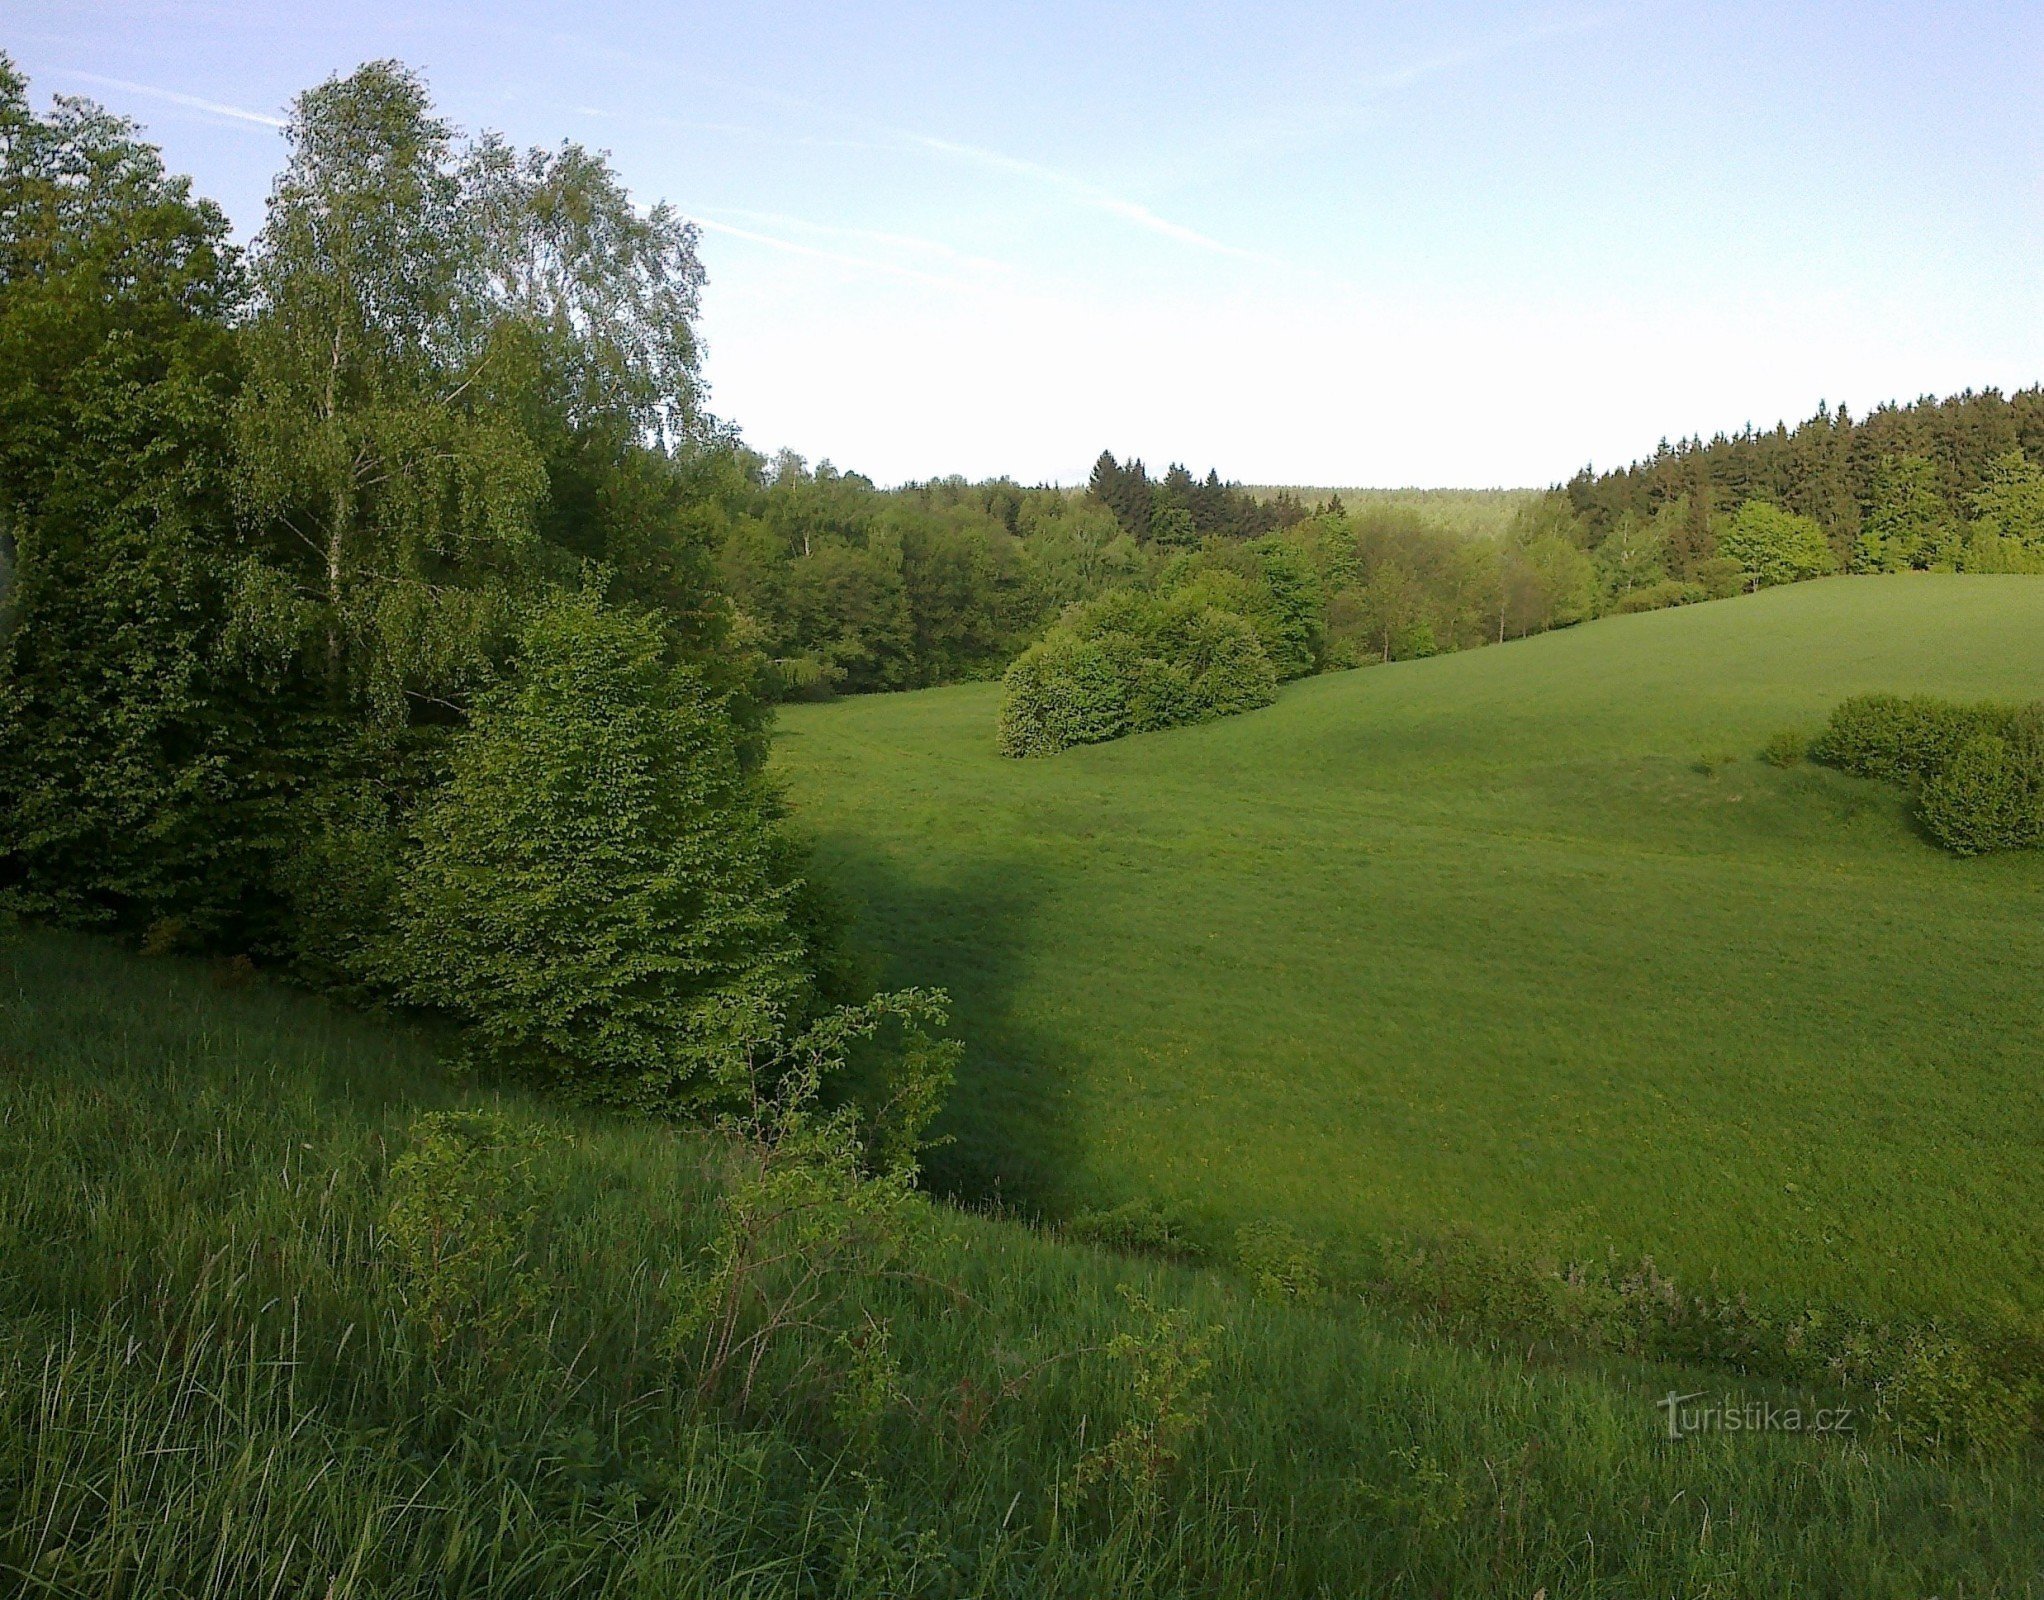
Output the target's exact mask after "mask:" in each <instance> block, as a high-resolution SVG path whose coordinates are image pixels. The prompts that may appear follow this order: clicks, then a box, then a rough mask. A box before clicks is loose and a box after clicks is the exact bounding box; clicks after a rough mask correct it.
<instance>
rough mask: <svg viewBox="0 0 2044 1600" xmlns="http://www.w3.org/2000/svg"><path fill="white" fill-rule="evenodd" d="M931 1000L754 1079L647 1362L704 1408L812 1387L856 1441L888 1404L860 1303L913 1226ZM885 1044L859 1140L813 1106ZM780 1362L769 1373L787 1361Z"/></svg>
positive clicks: (940, 1088) (846, 1018)
mask: <svg viewBox="0 0 2044 1600" xmlns="http://www.w3.org/2000/svg"><path fill="white" fill-rule="evenodd" d="M945 1020H946V1012H945V1002H944V997H943V996H942V995H930V994H923V993H921V992H918V991H916V990H904V991H902V992H900V993H898V994H889V995H882V996H880V997H878V998H876V999H874V1000H871V1001H868V1002H866V1003H865V1004H863V1005H860V1006H856V1007H846V1008H842V1009H840V1010H838V1011H836V1012H833V1013H831V1014H829V1015H827V1016H825V1017H823V1018H821V1019H819V1020H818V1021H817V1023H816V1024H815V1025H814V1026H813V1027H812V1028H810V1030H809V1031H808V1032H807V1033H806V1034H804V1035H803V1037H802V1038H801V1039H799V1040H797V1041H795V1043H794V1044H793V1045H792V1047H790V1049H789V1050H788V1051H787V1052H786V1055H785V1059H784V1060H783V1061H781V1062H778V1063H776V1066H777V1069H778V1077H777V1078H769V1077H768V1076H767V1075H766V1074H765V1073H761V1074H760V1075H759V1077H758V1078H757V1079H756V1080H755V1083H754V1086H753V1087H754V1098H753V1104H752V1106H751V1108H750V1109H749V1110H748V1111H747V1112H746V1113H745V1114H744V1116H743V1117H741V1118H739V1119H737V1120H735V1121H734V1122H732V1123H731V1125H730V1126H731V1131H732V1132H734V1133H735V1134H737V1135H738V1138H737V1140H736V1142H735V1143H734V1145H733V1147H732V1150H731V1156H730V1164H729V1166H728V1168H727V1170H726V1173H725V1179H724V1186H723V1189H722V1192H721V1193H720V1195H719V1198H718V1202H717V1216H716V1222H715V1226H714V1231H713V1233H712V1236H711V1239H710V1242H709V1244H708V1245H706V1246H705V1247H704V1249H703V1251H702V1253H701V1256H700V1258H699V1260H698V1262H697V1264H696V1265H695V1266H694V1267H693V1268H692V1269H691V1270H690V1272H689V1273H688V1274H687V1276H686V1277H685V1279H684V1280H683V1284H682V1290H681V1301H680V1309H679V1310H678V1311H677V1312H676V1314H675V1316H674V1319H673V1320H672V1322H671V1323H670V1324H669V1325H668V1327H667V1330H666V1332H665V1333H664V1334H663V1335H662V1338H661V1348H662V1349H663V1350H664V1351H665V1352H666V1353H667V1354H668V1355H670V1356H672V1357H673V1358H674V1359H676V1360H677V1361H681V1362H683V1363H685V1364H686V1365H687V1366H689V1367H690V1368H692V1371H693V1376H694V1380H695V1387H696V1392H697V1393H698V1395H700V1396H701V1397H702V1398H703V1399H704V1400H705V1401H711V1400H722V1401H728V1402H729V1403H731V1404H734V1405H737V1406H740V1407H743V1406H745V1405H747V1404H748V1403H750V1401H751V1400H752V1397H753V1392H754V1389H755V1387H756V1386H757V1385H758V1383H759V1382H760V1379H761V1376H762V1374H763V1373H766V1374H769V1375H771V1377H772V1379H773V1392H774V1393H775V1394H776V1395H777V1396H780V1397H781V1398H782V1399H783V1400H784V1401H785V1400H786V1399H788V1398H790V1397H792V1396H794V1395H797V1394H800V1393H802V1392H804V1391H805V1390H808V1389H810V1388H813V1387H815V1386H818V1385H822V1386H824V1387H826V1388H828V1389H830V1390H831V1391H832V1392H833V1394H834V1402H833V1404H834V1408H835V1410H836V1413H837V1415H838V1417H839V1420H840V1421H841V1422H842V1423H845V1424H847V1425H849V1426H851V1427H853V1429H854V1431H860V1432H863V1431H867V1430H869V1429H870V1428H871V1427H872V1426H874V1425H875V1424H876V1423H877V1422H878V1420H879V1417H880V1415H881V1414H882V1413H883V1412H884V1411H885V1410H886V1409H887V1407H888V1405H889V1404H891V1403H892V1401H893V1400H894V1398H895V1397H896V1395H897V1393H898V1390H899V1374H898V1371H897V1369H896V1368H895V1366H894V1363H893V1360H892V1358H891V1356H890V1354H889V1337H888V1329H889V1325H888V1322H887V1321H886V1319H885V1317H884V1315H876V1313H875V1311H874V1309H873V1306H872V1303H871V1296H872V1290H873V1288H874V1286H875V1284H876V1283H878V1282H879V1281H880V1280H882V1279H884V1278H886V1277H888V1276H890V1275H892V1274H894V1273H896V1272H898V1271H900V1270H902V1269H903V1268H904V1267H905V1265H906V1264H907V1263H908V1262H909V1261H910V1260H911V1259H912V1257H913V1254H914V1251H915V1247H916V1245H917V1243H918V1241H919V1240H920V1239H921V1237H922V1235H923V1233H924V1231H925V1229H926V1227H927V1224H928V1220H929V1218H928V1208H927V1207H926V1205H925V1204H924V1203H923V1201H922V1200H921V1198H920V1197H919V1196H918V1195H917V1194H916V1192H915V1184H916V1177H917V1174H918V1172H919V1170H920V1168H919V1165H918V1162H919V1159H920V1155H921V1151H922V1148H923V1145H924V1142H925V1137H926V1130H927V1128H928V1126H929V1122H930V1119H931V1118H932V1117H933V1116H934V1115H935V1114H936V1110H937V1107H938V1104H939V1102H940V1101H941V1099H942V1097H943V1094H944V1091H945V1090H946V1089H947V1088H948V1087H949V1086H950V1082H951V1074H952V1071H953V1069H954V1067H955V1064H956V1060H957V1053H958V1047H957V1045H956V1044H955V1043H940V1042H938V1041H936V1040H934V1039H932V1038H931V1036H930V1032H929V1030H931V1029H933V1028H937V1027H941V1026H942V1025H943V1024H944V1022H945ZM883 1027H892V1028H895V1029H898V1030H899V1031H900V1032H901V1034H902V1035H903V1039H902V1042H901V1047H900V1048H899V1050H898V1051H897V1052H895V1054H894V1055H893V1057H892V1060H893V1062H894V1067H895V1071H894V1077H893V1082H892V1084H891V1085H890V1092H889V1094H888V1097H887V1099H886V1101H885V1102H884V1103H883V1105H882V1106H881V1107H880V1109H879V1111H878V1113H877V1114H876V1117H875V1119H874V1125H873V1126H872V1127H870V1128H864V1129H862V1126H861V1119H860V1115H859V1112H858V1109H857V1107H856V1106H855V1105H849V1104H848V1105H840V1106H838V1107H836V1108H835V1109H830V1108H827V1107H826V1106H825V1105H824V1103H823V1101H822V1099H821V1096H822V1093H823V1090H824V1087H825V1084H826V1082H827V1081H828V1080H830V1079H832V1078H834V1077H837V1076H839V1075H841V1074H842V1073H843V1072H844V1070H845V1067H846V1063H847V1057H848V1054H849V1052H850V1050H851V1049H852V1047H853V1046H854V1045H856V1044H858V1043H859V1042H861V1041H864V1040H870V1039H872V1038H873V1037H874V1035H876V1034H877V1033H879V1032H880V1031H881V1030H882V1028H883ZM791 1346H792V1347H794V1350H795V1354H794V1355H793V1357H792V1358H791V1359H789V1360H786V1361H782V1362H781V1363H780V1364H779V1365H778V1366H775V1365H773V1364H772V1363H773V1361H774V1358H775V1357H777V1356H781V1355H782V1354H783V1353H784V1352H785V1351H786V1350H787V1349H788V1348H789V1347H791Z"/></svg>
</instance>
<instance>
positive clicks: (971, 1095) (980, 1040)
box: [813, 839, 1084, 1217]
mask: <svg viewBox="0 0 2044 1600" xmlns="http://www.w3.org/2000/svg"><path fill="white" fill-rule="evenodd" d="M813 870H814V871H815V873H816V874H817V875H818V877H820V878H821V880H822V881H823V882H824V884H825V885H826V886H827V888H828V890H829V892H830V893H831V894H832V896H833V897H834V898H835V899H837V900H838V901H839V902H840V903H841V904H842V906H843V908H844V909H845V911H846V912H848V913H849V915H850V918H851V929H850V935H849V940H850V943H851V945H852V948H853V950H854V952H855V960H856V963H857V968H858V978H859V980H860V982H861V985H862V986H870V987H874V988H905V987H908V986H909V985H916V986H919V987H922V988H936V989H943V990H944V991H946V992H947V993H948V994H949V995H950V997H951V1028H952V1033H953V1034H954V1035H955V1036H956V1037H958V1038H959V1039H961V1040H963V1042H964V1045H965V1053H964V1057H963V1059H962V1060H961V1062H960V1064H959V1069H958V1080H957V1083H956V1085H955V1086H954V1087H953V1089H952V1091H951V1094H950V1096H949V1098H948V1099H947V1101H946V1104H945V1107H944V1110H943V1112H942V1113H941V1115H940V1116H939V1117H938V1119H937V1122H936V1126H935V1128H934V1130H933V1132H934V1134H935V1136H936V1137H937V1138H938V1139H939V1140H941V1141H942V1142H941V1143H940V1144H938V1145H937V1146H936V1147H935V1148H933V1149H932V1150H930V1151H929V1153H928V1154H927V1156H926V1157H925V1159H924V1174H925V1182H926V1183H927V1185H928V1186H929V1188H930V1189H931V1190H932V1191H933V1192H934V1193H936V1194H939V1195H942V1196H944V1197H945V1198H947V1199H951V1200H954V1201H957V1202H959V1203H961V1204H965V1205H989V1204H994V1205H999V1206H1001V1207H1003V1208H1006V1209H1009V1210H1012V1211H1015V1212H1019V1213H1021V1214H1023V1215H1026V1216H1036V1217H1055V1216H1060V1215H1063V1214H1064V1213H1065V1212H1066V1211H1067V1210H1068V1209H1069V1207H1070V1204H1071V1203H1072V1200H1073V1196H1074V1194H1075V1192H1076V1191H1077V1189H1078V1188H1079V1186H1080V1180H1081V1177H1082V1173H1083V1163H1084V1151H1083V1148H1082V1143H1081V1140H1080V1138H1079V1134H1078V1130H1077V1129H1076V1127H1075V1126H1074V1125H1073V1121H1072V1116H1071V1113H1072V1108H1073V1104H1074V1096H1075V1094H1076V1092H1077V1088H1078V1080H1079V1074H1078V1073H1077V1072H1076V1070H1075V1066H1076V1063H1075V1058H1074V1054H1073V1051H1074V1048H1075V1047H1074V1044H1073V1041H1072V1040H1070V1039H1068V1038H1061V1037H1056V1036H1054V1035H1053V1034H1052V1033H1050V1032H1048V1031H1046V1030H1045V1029H1043V1028H1042V1027H1040V1026H1039V1025H1036V1024H1034V1023H1032V1022H1030V1021H1029V1020H1027V1019H1026V1018H1025V1017H1024V1016H1023V1015H1022V1014H1021V1013H1020V1011H1019V1009H1018V1006H1017V981H1018V979H1019V978H1020V977H1021V975H1022V974H1023V973H1024V972H1025V971H1026V970H1027V968H1028V956H1029V948H1030V941H1031V940H1032V939H1033V938H1034V936H1035V929H1036V925H1037V918H1036V912H1037V909H1038V907H1039V906H1040V905H1041V904H1042V903H1043V901H1044V900H1045V898H1046V896H1047V894H1048V884H1047V882H1046V881H1045V879H1044V878H1043V877H1042V875H1040V874H1038V873H1035V872H1033V871H1032V870H1031V869H1030V868H1029V867H1028V866H1027V865H1026V864H1023V863H1020V862H1015V861H999V862H994V861H988V862H981V863H978V864H976V865H974V866H972V867H971V868H970V869H969V870H967V871H964V872H962V873H956V874H952V875H948V876H940V875H939V874H938V873H937V871H936V870H935V869H933V868H926V867H925V866H924V865H923V864H922V863H919V862H915V861H913V860H910V859H906V858H904V857H902V856H900V855H896V854H891V853H886V852H879V851H874V850H871V849H869V848H866V847H864V846H863V845H860V844H856V843H853V842H850V841H846V840H842V839H833V840H829V841H819V842H818V843H817V845H816V858H815V866H814V869H813Z"/></svg>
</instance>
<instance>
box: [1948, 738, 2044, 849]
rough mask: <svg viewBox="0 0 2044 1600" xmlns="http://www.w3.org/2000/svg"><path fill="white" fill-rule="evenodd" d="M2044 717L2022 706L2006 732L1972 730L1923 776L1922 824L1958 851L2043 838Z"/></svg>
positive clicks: (2019, 845) (2031, 844) (2029, 844)
mask: <svg viewBox="0 0 2044 1600" xmlns="http://www.w3.org/2000/svg"><path fill="white" fill-rule="evenodd" d="M2040 725H2044V718H2040V716H2039V714H2038V712H2037V710H2036V709H2034V708H2032V709H2031V710H2028V711H2025V712H2021V713H2019V714H2018V716H2017V718H2016V719H2015V721H2014V722H2013V723H2012V724H2011V728H2010V736H2009V737H2003V736H2001V735H1998V734H1992V733H1976V734H1974V735H1972V736H1971V737H1970V738H1968V739H1967V740H1966V741H1965V743H1963V744H1961V745H1960V746H1959V748H1958V749H1957V750H1955V751H1954V752H1953V753H1952V756H1951V759H1950V760H1948V761H1947V762H1945V764H1944V765H1943V766H1941V767H1939V768H1938V769H1937V770H1936V771H1935V772H1933V773H1931V774H1930V776H1929V777H1927V778H1926V779H1925V780H1924V783H1923V789H1922V792H1921V794H1920V796H1919V797H1918V802H1917V803H1918V807H1919V811H1920V813H1921V815H1922V817H1923V825H1924V826H1925V827H1926V828H1927V829H1929V830H1930V834H1931V837H1932V838H1934V839H1936V840H1937V841H1938V843H1940V844H1941V845H1943V846H1944V847H1945V848H1946V849H1947V850H1950V851H1952V852H1953V853H1955V854H1957V855H1962V856H1977V855H1986V854H1988V853H1989V852H1991V851H1996V850H2030V849H2035V848H2036V847H2037V846H2038V845H2039V844H2040V843H2044V738H2040V737H2039V733H2040V732H2044V726H2040Z"/></svg>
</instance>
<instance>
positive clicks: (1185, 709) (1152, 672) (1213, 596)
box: [999, 551, 1316, 756]
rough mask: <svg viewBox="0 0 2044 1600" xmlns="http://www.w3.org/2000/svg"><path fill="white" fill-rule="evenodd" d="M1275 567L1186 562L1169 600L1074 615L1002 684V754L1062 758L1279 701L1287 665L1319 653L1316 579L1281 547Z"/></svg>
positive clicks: (1141, 596) (1103, 603)
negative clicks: (1246, 572)
mask: <svg viewBox="0 0 2044 1600" xmlns="http://www.w3.org/2000/svg"><path fill="white" fill-rule="evenodd" d="M1268 566H1269V567H1270V568H1271V569H1273V571H1274V572H1276V573H1278V574H1281V576H1276V577H1274V578H1265V577H1263V576H1262V575H1261V574H1259V577H1257V578H1254V579H1252V578H1246V577H1244V576H1242V575H1241V574H1240V573H1238V572H1235V571H1233V570H1230V569H1228V568H1226V567H1218V566H1208V567H1204V568H1202V567H1200V566H1198V565H1196V564H1186V565H1183V566H1181V567H1180V569H1179V570H1178V571H1176V572H1175V573H1174V574H1173V575H1172V577H1171V580H1170V581H1169V583H1168V584H1167V586H1166V587H1165V588H1164V590H1163V591H1162V592H1160V593H1155V594H1146V593H1141V592H1137V591H1134V590H1117V591H1113V592H1111V593H1109V594H1107V595H1104V596H1102V597H1101V598H1100V599H1098V600H1095V601H1092V602H1090V603H1086V604H1082V605H1078V606H1074V607H1072V608H1071V609H1070V610H1069V611H1068V612H1067V613H1066V614H1065V615H1064V616H1063V617H1062V618H1061V619H1060V620H1059V622H1058V624H1057V626H1056V627H1055V628H1053V629H1052V630H1051V632H1050V633H1049V634H1048V635H1047V636H1046V637H1045V638H1043V639H1042V640H1040V641H1038V642H1037V643H1036V644H1034V645H1032V646H1031V647H1030V648H1029V649H1028V650H1027V651H1025V652H1024V653H1023V654H1022V656H1021V658H1020V659H1019V660H1017V661H1016V663H1015V664H1014V665H1013V666H1012V667H1010V668H1009V669H1008V672H1007V676H1006V677H1005V678H1004V679H1003V693H1002V697H1001V710H1000V722H999V740H1000V746H1001V750H1002V752H1003V753H1004V754H1006V755H1011V756H1032V755H1052V754H1055V753H1056V752H1057V751H1059V750H1063V749H1066V748H1068V747H1069V746H1071V745H1075V744H1097V743H1099V742H1101V741H1102V740H1106V739H1115V738H1119V737H1121V735H1123V734H1126V733H1147V732H1151V731H1153V730H1155V729H1158V728H1173V727H1179V726H1182V725H1185V724H1188V723H1195V722H1208V721H1211V720H1212V719H1214V718H1215V717H1224V716H1229V715H1232V714H1233V713H1235V712H1239V711H1251V710H1254V709H1255V708H1257V707H1258V706H1267V705H1269V704H1270V703H1271V701H1272V700H1274V699H1275V698H1276V697H1277V686H1278V681H1279V678H1280V666H1279V663H1280V662H1282V663H1283V665H1284V667H1285V668H1288V669H1289V670H1288V671H1285V672H1283V674H1282V675H1283V676H1285V677H1298V676H1299V675H1300V674H1301V673H1303V672H1306V671H1310V670H1311V668H1312V667H1313V665H1314V663H1315V655H1316V652H1315V649H1314V641H1313V637H1312V633H1313V618H1312V611H1313V609H1314V608H1313V605H1312V600H1311V598H1310V594H1309V584H1310V574H1307V573H1305V572H1304V571H1303V570H1302V569H1301V568H1300V567H1299V566H1298V565H1297V564H1296V563H1292V562H1289V561H1287V560H1285V559H1284V557H1283V555H1282V554H1281V553H1280V552H1276V551H1273V552H1270V557H1269V561H1268ZM1287 580H1290V581H1289V582H1288V581H1287Z"/></svg>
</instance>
